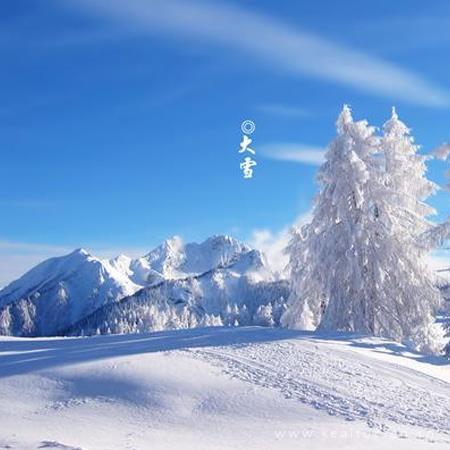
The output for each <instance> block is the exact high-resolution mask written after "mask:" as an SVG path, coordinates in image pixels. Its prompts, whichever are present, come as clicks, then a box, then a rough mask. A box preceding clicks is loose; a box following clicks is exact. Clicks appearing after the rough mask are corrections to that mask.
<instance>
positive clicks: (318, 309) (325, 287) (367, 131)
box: [282, 106, 377, 330]
mask: <svg viewBox="0 0 450 450" xmlns="http://www.w3.org/2000/svg"><path fill="white" fill-rule="evenodd" d="M336 125H337V137H336V138H335V140H334V141H333V142H332V143H331V145H330V147H329V149H328V151H327V153H326V156H325V158H326V161H325V163H324V164H323V165H322V167H321V168H320V170H319V174H318V180H319V182H320V183H321V185H322V190H321V192H320V194H319V196H318V198H317V199H316V203H315V207H314V211H313V218H312V222H311V223H310V224H307V225H305V226H304V227H302V229H300V230H294V233H293V234H292V239H291V242H290V245H289V247H288V252H289V254H290V272H291V285H292V286H291V295H290V298H289V308H288V310H287V311H286V313H285V314H284V316H283V318H282V323H283V324H284V325H285V326H288V327H293V328H301V329H315V328H316V327H317V326H318V325H319V324H321V326H322V327H323V328H325V329H348V330H351V329H358V328H361V325H360V324H359V323H355V320H359V319H360V318H359V316H360V311H358V309H359V308H360V305H359V303H360V302H361V297H360V295H359V294H360V292H361V286H362V284H363V277H364V274H363V267H362V265H361V248H360V247H361V239H362V233H363V232H364V225H365V224H364V221H365V219H366V217H365V211H364V208H365V198H364V193H365V191H366V185H367V182H368V180H369V178H370V176H371V175H372V172H374V171H375V165H376V161H375V160H374V159H373V158H370V156H371V153H373V152H374V151H376V148H377V139H376V137H375V130H374V128H372V127H370V126H369V125H368V124H367V122H366V121H359V122H354V121H353V119H352V115H351V112H350V109H349V108H348V107H347V106H344V108H343V110H342V112H341V114H340V115H339V118H338V120H337V124H336ZM324 311H325V313H324Z"/></svg>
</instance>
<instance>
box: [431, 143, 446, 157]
mask: <svg viewBox="0 0 450 450" xmlns="http://www.w3.org/2000/svg"><path fill="white" fill-rule="evenodd" d="M432 153H433V154H434V156H436V158H437V159H440V160H442V161H445V160H446V159H447V157H448V155H450V144H442V145H441V146H439V147H438V148H437V149H435V150H433V152H432Z"/></svg>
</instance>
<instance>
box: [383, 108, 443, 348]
mask: <svg viewBox="0 0 450 450" xmlns="http://www.w3.org/2000/svg"><path fill="white" fill-rule="evenodd" d="M381 150H382V152H383V155H384V159H385V172H384V174H383V176H384V184H385V187H386V189H385V191H384V192H383V195H381V196H379V198H378V199H377V203H378V210H379V222H380V223H382V225H383V227H379V228H378V229H382V230H383V231H384V235H383V236H382V238H383V239H379V244H380V248H381V251H380V252H379V253H380V254H381V255H382V256H383V258H384V262H383V266H384V274H383V277H382V279H381V280H380V287H381V289H378V290H377V300H378V305H377V308H378V310H379V313H378V317H379V323H378V324H377V327H378V329H376V330H375V331H376V332H377V334H382V335H387V336H390V337H393V338H395V339H397V340H404V339H411V340H413V341H414V342H415V343H416V345H417V346H418V347H419V348H422V349H424V350H432V351H436V350H438V347H439V346H440V345H441V340H440V336H439V335H440V332H439V331H438V328H435V327H433V322H434V316H435V313H436V310H437V308H438V307H439V305H440V304H441V301H442V298H441V294H440V292H439V289H438V288H437V287H436V282H435V281H436V280H435V276H434V274H433V273H432V271H431V269H430V267H429V265H428V264H427V261H426V256H427V253H428V251H429V250H430V249H429V247H428V245H427V242H426V241H424V240H423V236H424V235H426V234H427V233H428V232H430V231H431V230H433V228H434V226H433V224H431V223H430V222H429V221H428V220H427V217H428V216H430V215H432V214H434V213H435V211H434V209H433V208H432V207H431V206H430V205H428V204H426V203H425V200H426V199H427V198H428V197H429V196H430V195H432V194H433V193H435V192H436V190H437V188H438V186H437V185H436V184H435V183H433V182H432V181H430V180H428V179H427V178H426V176H425V174H426V171H427V168H426V165H425V161H426V157H424V156H421V155H418V154H417V151H418V147H417V145H415V144H414V139H413V138H412V136H411V135H410V130H409V129H408V127H407V126H406V125H405V124H404V123H403V122H402V121H400V120H399V118H398V115H397V113H396V111H395V108H393V109H392V116H391V118H390V119H389V120H388V121H387V122H386V123H385V124H384V126H383V137H382V139H381Z"/></svg>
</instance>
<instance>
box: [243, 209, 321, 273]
mask: <svg viewBox="0 0 450 450" xmlns="http://www.w3.org/2000/svg"><path fill="white" fill-rule="evenodd" d="M311 217H312V216H311V212H307V213H305V214H301V215H300V216H299V217H297V219H296V220H295V221H294V223H293V224H292V225H286V226H285V227H283V228H282V229H280V230H278V231H275V232H274V231H272V230H269V229H267V228H258V229H255V230H253V231H252V233H251V235H250V239H249V244H250V245H251V246H252V247H253V248H257V249H258V250H261V251H263V252H264V253H265V255H266V257H267V260H268V262H269V265H270V266H271V267H272V269H273V270H275V271H277V272H279V273H280V274H284V272H285V269H286V266H287V263H288V261H289V258H288V256H287V255H286V254H285V252H284V250H285V248H286V246H287V245H288V243H289V240H290V233H289V231H290V229H291V228H292V226H293V225H295V226H302V225H304V224H306V223H308V222H310V221H311Z"/></svg>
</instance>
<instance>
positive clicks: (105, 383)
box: [0, 327, 450, 450]
mask: <svg viewBox="0 0 450 450" xmlns="http://www.w3.org/2000/svg"><path fill="white" fill-rule="evenodd" d="M0 398H1V399H2V401H1V402H0V448H9V449H20V450H28V449H37V448H44V449H50V448H52V449H72V450H73V449H83V450H115V449H117V450H131V449H135V450H138V449H139V450H146V449H175V448H183V449H190V448H192V449H236V448H245V449H277V448H279V449H291V448H292V449H298V448H308V449H328V448H340V449H360V448H368V449H384V448H394V447H395V448H397V449H399V450H400V449H444V448H449V445H450V421H449V417H450V369H449V365H448V361H447V360H444V359H440V358H437V357H434V358H429V357H428V358H426V357H424V356H422V355H419V354H411V353H408V352H407V351H406V349H405V348H404V347H402V346H401V345H399V344H396V343H392V342H389V341H386V340H382V339H375V338H363V337H358V336H352V335H335V336H326V335H314V334H312V333H308V332H295V331H288V330H282V329H270V328H258V327H240V328H207V329H200V328H197V329H192V330H177V331H165V332H160V333H154V334H141V335H118V336H98V337H94V338H63V339H58V338H46V339H43V338H39V339H25V338H9V337H3V338H0Z"/></svg>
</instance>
